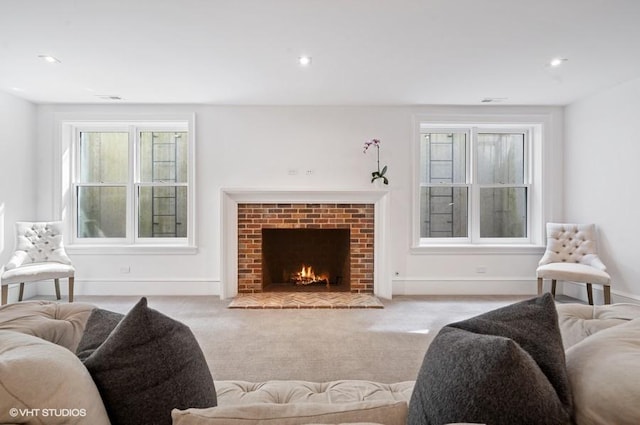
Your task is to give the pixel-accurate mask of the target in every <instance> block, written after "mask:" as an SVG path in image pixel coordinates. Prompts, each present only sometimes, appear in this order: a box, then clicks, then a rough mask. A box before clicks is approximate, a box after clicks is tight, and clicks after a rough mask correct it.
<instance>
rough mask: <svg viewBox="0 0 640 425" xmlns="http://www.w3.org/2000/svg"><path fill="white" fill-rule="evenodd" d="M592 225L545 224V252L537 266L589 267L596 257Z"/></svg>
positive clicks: (594, 229) (594, 228) (593, 227)
mask: <svg viewBox="0 0 640 425" xmlns="http://www.w3.org/2000/svg"><path fill="white" fill-rule="evenodd" d="M596 242H597V241H596V226H595V225H594V224H567V223H565V224H563V223H547V250H546V251H545V253H544V256H543V257H542V259H541V260H540V263H539V265H541V266H542V265H545V264H549V263H561V262H569V263H581V264H588V265H591V263H592V260H593V257H594V256H595V257H597V254H598V251H597V244H596Z"/></svg>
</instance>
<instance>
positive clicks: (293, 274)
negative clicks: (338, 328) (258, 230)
mask: <svg viewBox="0 0 640 425" xmlns="http://www.w3.org/2000/svg"><path fill="white" fill-rule="evenodd" d="M349 242H350V229H262V283H263V286H262V288H263V291H280V290H284V291H293V290H296V291H300V290H304V291H307V290H321V289H322V288H326V289H327V290H331V291H349V290H350V279H351V276H350V274H351V268H350V258H349V245H350V243H349Z"/></svg>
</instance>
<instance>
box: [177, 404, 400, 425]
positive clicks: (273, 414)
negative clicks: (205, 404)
mask: <svg viewBox="0 0 640 425" xmlns="http://www.w3.org/2000/svg"><path fill="white" fill-rule="evenodd" d="M172 417H173V425H217V424H220V425H232V424H235V425H271V424H273V425H296V424H312V423H340V422H347V423H351V422H367V421H368V422H375V423H381V424H385V425H405V424H406V420H407V403H406V402H403V401H399V402H388V401H363V402H355V403H335V404H334V403H291V404H276V403H257V404H245V405H238V406H218V407H214V408H210V409H187V410H182V411H181V410H174V411H173V413H172Z"/></svg>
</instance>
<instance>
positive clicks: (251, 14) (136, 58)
mask: <svg viewBox="0 0 640 425" xmlns="http://www.w3.org/2000/svg"><path fill="white" fill-rule="evenodd" d="M44 54H48V55H53V56H55V57H57V58H58V59H60V60H61V61H62V62H61V63H58V64H48V63H45V62H44V61H42V60H40V59H39V58H38V55H44ZM301 54H308V55H311V56H312V58H313V62H312V66H311V67H308V68H301V67H300V66H298V64H297V59H298V57H299V56H300V55H301ZM556 56H560V57H564V58H567V59H568V61H567V62H566V63H565V64H564V65H563V66H562V67H560V68H558V69H555V68H550V67H548V66H547V65H546V64H547V62H548V61H549V60H551V59H552V58H553V57H556ZM639 76H640V0H0V90H2V91H6V92H9V93H12V94H14V95H16V96H19V97H23V98H25V99H28V100H30V101H33V102H37V103H70V102H73V103H94V102H97V103H114V102H115V103H206V104H225V105H372V104H374V105H397V104H403V105H414V104H466V105H473V104H479V103H480V101H481V100H482V99H483V98H485V97H494V98H507V99H506V100H505V101H504V102H502V104H520V105H522V104H530V105H539V104H546V105H564V104H569V103H571V102H574V101H575V100H577V99H579V98H581V97H584V96H587V95H589V94H591V93H593V92H597V91H598V90H601V89H603V88H606V87H609V86H613V85H615V84H618V83H621V82H624V81H627V80H631V79H635V78H637V77H639ZM98 95H110V96H120V97H122V98H123V100H120V101H113V100H103V99H100V98H99V97H98Z"/></svg>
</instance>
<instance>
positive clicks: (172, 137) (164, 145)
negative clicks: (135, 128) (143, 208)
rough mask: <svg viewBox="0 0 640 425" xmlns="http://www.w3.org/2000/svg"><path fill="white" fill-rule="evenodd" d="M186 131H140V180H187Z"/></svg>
mask: <svg viewBox="0 0 640 425" xmlns="http://www.w3.org/2000/svg"><path fill="white" fill-rule="evenodd" d="M187 142H188V140H187V133H186V132H174V131H171V132H167V131H143V132H140V181H142V182H179V183H185V182H186V181H187V163H188V160H189V157H188V145H187Z"/></svg>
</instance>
